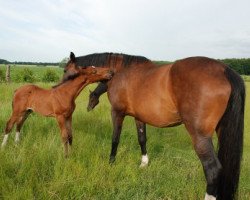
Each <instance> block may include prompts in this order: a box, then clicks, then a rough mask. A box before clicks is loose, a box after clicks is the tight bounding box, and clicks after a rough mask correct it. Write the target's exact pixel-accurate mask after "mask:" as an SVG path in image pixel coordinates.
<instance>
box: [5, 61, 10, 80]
mask: <svg viewBox="0 0 250 200" xmlns="http://www.w3.org/2000/svg"><path fill="white" fill-rule="evenodd" d="M5 80H6V82H7V83H10V81H11V80H10V65H7V67H6V77H5Z"/></svg>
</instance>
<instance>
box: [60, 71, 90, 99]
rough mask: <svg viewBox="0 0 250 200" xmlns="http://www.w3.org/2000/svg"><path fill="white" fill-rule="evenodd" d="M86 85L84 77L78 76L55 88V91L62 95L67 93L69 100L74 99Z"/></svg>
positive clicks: (86, 81)
mask: <svg viewBox="0 0 250 200" xmlns="http://www.w3.org/2000/svg"><path fill="white" fill-rule="evenodd" d="M87 84H88V79H87V78H86V77H85V76H83V75H80V76H78V77H76V78H75V79H73V80H71V81H68V82H66V83H64V84H63V85H61V86H60V87H59V88H57V90H58V91H59V92H60V93H62V94H63V93H67V94H68V97H69V98H72V99H75V98H76V97H77V96H78V95H79V93H80V92H81V91H82V89H83V88H84V86H85V85H87Z"/></svg>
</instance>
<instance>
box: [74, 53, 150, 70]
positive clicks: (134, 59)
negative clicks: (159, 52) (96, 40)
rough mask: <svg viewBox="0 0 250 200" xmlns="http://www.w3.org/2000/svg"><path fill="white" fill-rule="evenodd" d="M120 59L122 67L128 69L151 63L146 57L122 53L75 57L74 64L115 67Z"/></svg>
mask: <svg viewBox="0 0 250 200" xmlns="http://www.w3.org/2000/svg"><path fill="white" fill-rule="evenodd" d="M121 58H122V66H123V67H128V66H129V65H130V64H132V63H136V64H138V63H145V62H151V60H149V59H148V58H146V57H143V56H132V55H127V54H122V53H94V54H89V55H86V56H79V57H76V64H77V65H78V66H83V67H85V66H89V65H94V66H96V67H99V66H104V65H106V66H107V65H108V66H110V65H111V64H112V65H116V62H117V61H119V60H120V59H121Z"/></svg>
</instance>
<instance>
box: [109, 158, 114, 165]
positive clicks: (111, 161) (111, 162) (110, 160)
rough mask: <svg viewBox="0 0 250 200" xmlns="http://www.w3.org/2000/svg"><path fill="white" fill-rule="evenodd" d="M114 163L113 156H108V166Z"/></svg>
mask: <svg viewBox="0 0 250 200" xmlns="http://www.w3.org/2000/svg"><path fill="white" fill-rule="evenodd" d="M114 162H115V157H114V156H110V158H109V164H110V165H112V164H113V163H114Z"/></svg>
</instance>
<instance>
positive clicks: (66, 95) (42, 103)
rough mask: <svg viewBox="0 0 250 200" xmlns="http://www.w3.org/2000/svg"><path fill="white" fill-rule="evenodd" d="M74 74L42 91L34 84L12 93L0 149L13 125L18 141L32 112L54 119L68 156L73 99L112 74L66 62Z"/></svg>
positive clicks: (70, 142)
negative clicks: (89, 85) (9, 111)
mask: <svg viewBox="0 0 250 200" xmlns="http://www.w3.org/2000/svg"><path fill="white" fill-rule="evenodd" d="M69 66H70V67H71V69H72V70H73V72H74V74H73V75H72V74H69V73H68V74H65V75H64V77H63V80H62V82H61V83H60V84H58V85H57V86H55V87H54V88H52V89H43V88H40V87H38V86H36V85H24V86H21V87H20V88H18V89H17V90H16V91H15V94H14V97H13V103H12V110H13V111H12V115H11V117H10V119H9V120H8V122H7V124H6V128H5V132H4V139H3V142H2V147H4V146H5V145H6V143H7V139H8V136H9V133H10V131H11V130H12V128H13V126H14V125H15V124H16V137H15V141H16V142H19V140H20V131H21V128H22V126H23V124H24V122H25V120H26V119H27V117H28V116H29V114H30V113H31V112H36V113H39V114H41V115H43V116H45V117H55V118H56V120H57V122H58V125H59V128H60V130H61V138H62V142H63V145H64V153H65V156H67V155H68V145H72V139H73V136H72V128H71V126H72V114H73V112H74V110H75V106H76V105H75V99H76V97H77V96H78V95H79V93H80V92H81V91H82V90H83V88H84V87H85V86H87V85H88V84H90V83H94V82H97V81H101V80H108V79H110V78H111V76H112V73H111V71H110V69H109V68H95V67H94V66H90V67H84V68H78V67H76V65H75V64H74V63H69Z"/></svg>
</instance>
